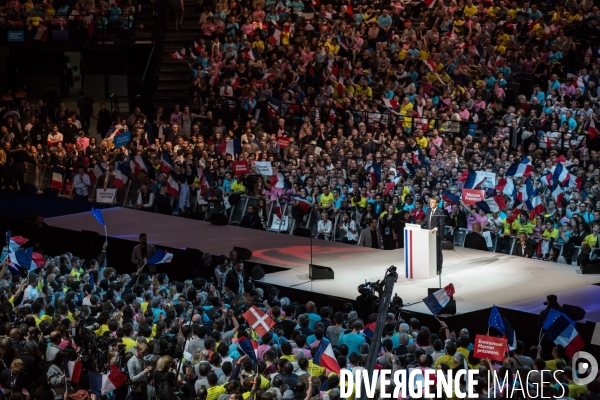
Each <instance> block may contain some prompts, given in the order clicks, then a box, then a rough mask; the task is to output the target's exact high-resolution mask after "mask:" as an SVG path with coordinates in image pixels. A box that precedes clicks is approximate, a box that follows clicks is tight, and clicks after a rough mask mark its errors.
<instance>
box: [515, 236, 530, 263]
mask: <svg viewBox="0 0 600 400" xmlns="http://www.w3.org/2000/svg"><path fill="white" fill-rule="evenodd" d="M512 255H513V256H518V257H526V258H531V257H532V255H533V248H532V247H531V244H530V243H529V241H528V240H527V234H526V233H525V232H522V233H521V234H519V240H517V242H516V243H515V245H514V247H513V250H512Z"/></svg>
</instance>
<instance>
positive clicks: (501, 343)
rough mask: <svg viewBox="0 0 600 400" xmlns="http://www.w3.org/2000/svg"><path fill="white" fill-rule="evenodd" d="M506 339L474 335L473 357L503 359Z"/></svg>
mask: <svg viewBox="0 0 600 400" xmlns="http://www.w3.org/2000/svg"><path fill="white" fill-rule="evenodd" d="M507 345H508V339H502V338H497V337H493V336H486V335H476V336H475V343H474V345H473V357H477V358H487V359H488V360H494V361H503V360H504V357H505V356H506V354H505V353H506V346H507Z"/></svg>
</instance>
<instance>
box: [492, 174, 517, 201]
mask: <svg viewBox="0 0 600 400" xmlns="http://www.w3.org/2000/svg"><path fill="white" fill-rule="evenodd" d="M496 190H497V191H498V192H500V193H503V194H505V195H507V196H509V197H517V189H516V188H515V181H514V180H513V179H512V178H510V177H509V178H506V179H498V184H497V185H496Z"/></svg>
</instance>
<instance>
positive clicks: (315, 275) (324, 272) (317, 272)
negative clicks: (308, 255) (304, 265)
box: [308, 264, 333, 280]
mask: <svg viewBox="0 0 600 400" xmlns="http://www.w3.org/2000/svg"><path fill="white" fill-rule="evenodd" d="M308 276H309V278H310V279H313V280H317V279H333V270H332V269H331V268H329V267H322V266H320V265H314V264H309V266H308Z"/></svg>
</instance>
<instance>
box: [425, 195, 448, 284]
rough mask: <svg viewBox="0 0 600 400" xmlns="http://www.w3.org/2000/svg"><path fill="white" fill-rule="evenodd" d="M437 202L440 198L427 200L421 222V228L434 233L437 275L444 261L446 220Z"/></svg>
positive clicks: (440, 271)
mask: <svg viewBox="0 0 600 400" xmlns="http://www.w3.org/2000/svg"><path fill="white" fill-rule="evenodd" d="M439 202H440V199H439V198H438V197H432V198H431V199H430V200H429V210H427V214H425V219H424V220H423V222H422V223H421V228H423V229H429V230H431V233H432V234H435V239H436V246H435V247H436V256H437V273H438V275H439V274H441V273H442V264H443V263H444V258H443V256H442V241H443V238H444V224H445V220H446V213H445V212H444V210H442V209H441V208H439V207H438V204H439Z"/></svg>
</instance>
